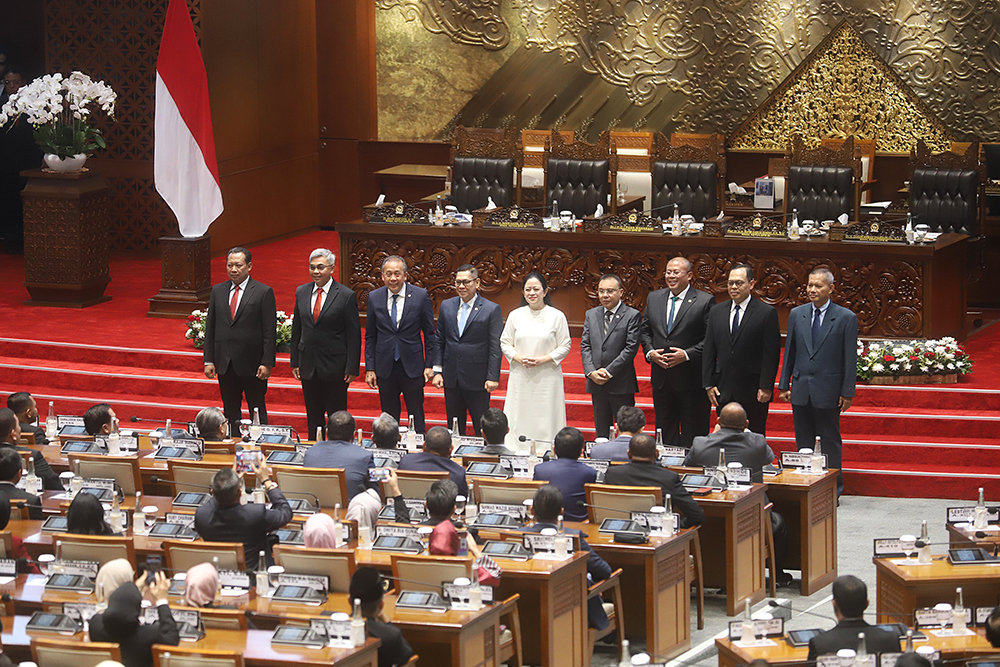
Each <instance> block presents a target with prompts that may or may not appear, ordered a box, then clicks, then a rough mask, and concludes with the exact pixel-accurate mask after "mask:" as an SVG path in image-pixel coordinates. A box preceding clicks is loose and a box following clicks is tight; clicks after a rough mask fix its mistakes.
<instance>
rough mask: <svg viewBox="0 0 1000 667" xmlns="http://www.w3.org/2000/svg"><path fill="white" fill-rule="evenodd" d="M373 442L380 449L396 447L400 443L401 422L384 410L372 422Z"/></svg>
mask: <svg viewBox="0 0 1000 667" xmlns="http://www.w3.org/2000/svg"><path fill="white" fill-rule="evenodd" d="M372 442H374V443H375V446H376V447H377V448H379V449H396V445H397V444H398V443H399V422H398V421H396V420H395V419H393V418H392V415H390V414H389V413H387V412H383V413H382V414H380V415H379V416H378V417H376V418H375V421H373V422H372Z"/></svg>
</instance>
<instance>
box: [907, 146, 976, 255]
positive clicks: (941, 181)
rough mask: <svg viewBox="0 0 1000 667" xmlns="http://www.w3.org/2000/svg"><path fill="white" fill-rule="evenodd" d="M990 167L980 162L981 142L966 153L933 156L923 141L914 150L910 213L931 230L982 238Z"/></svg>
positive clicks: (911, 162) (912, 156)
mask: <svg viewBox="0 0 1000 667" xmlns="http://www.w3.org/2000/svg"><path fill="white" fill-rule="evenodd" d="M985 184H986V168H985V167H984V166H983V165H981V164H980V162H979V142H978V141H974V142H972V143H971V144H970V145H969V147H968V148H967V149H966V151H965V153H963V154H959V153H952V152H951V151H945V152H944V153H938V154H932V153H931V151H930V149H929V148H927V144H925V143H924V142H923V140H922V139H918V140H917V146H916V149H915V150H911V151H910V213H912V214H913V215H914V216H915V218H916V222H920V223H923V224H925V225H930V228H931V231H935V232H957V233H959V234H968V235H969V236H979V230H980V229H981V224H980V222H981V221H980V210H979V208H980V207H979V202H980V201H981V197H982V196H983V192H982V191H983V188H984V186H985Z"/></svg>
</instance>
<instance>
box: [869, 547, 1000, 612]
mask: <svg viewBox="0 0 1000 667" xmlns="http://www.w3.org/2000/svg"><path fill="white" fill-rule="evenodd" d="M892 560H900V559H888V558H873V559H872V561H873V562H874V563H875V582H876V591H877V603H876V610H877V614H878V622H879V623H906V624H908V625H909V624H912V622H913V618H912V616H913V610H914V609H920V608H922V607H933V606H934V605H936V604H938V603H939V602H947V603H949V604H950V603H951V602H953V601H954V599H955V588H956V587H958V586H961V587H962V593H963V596H964V601H965V605H966V606H967V607H993V606H996V604H997V603H998V602H1000V565H959V566H954V565H952V564H951V563H949V562H948V560H947V557H946V556H934V557H933V560H932V561H931V564H930V565H912V566H907V565H895V564H894V563H892V562H891V561H892ZM914 560H916V559H914Z"/></svg>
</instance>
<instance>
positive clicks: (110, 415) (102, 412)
mask: <svg viewBox="0 0 1000 667" xmlns="http://www.w3.org/2000/svg"><path fill="white" fill-rule="evenodd" d="M83 428H84V429H86V431H87V435H107V434H109V433H113V432H114V431H117V430H118V415H116V414H115V411H114V408H112V407H111V405H110V404H108V403H97V404H96V405H91V406H90V407H89V408H87V411H86V412H84V413H83Z"/></svg>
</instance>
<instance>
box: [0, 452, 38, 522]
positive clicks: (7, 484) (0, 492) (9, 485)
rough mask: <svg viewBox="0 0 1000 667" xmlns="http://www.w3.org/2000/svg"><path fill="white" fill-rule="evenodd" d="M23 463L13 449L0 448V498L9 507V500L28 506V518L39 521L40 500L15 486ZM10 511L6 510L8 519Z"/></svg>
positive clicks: (19, 477)
mask: <svg viewBox="0 0 1000 667" xmlns="http://www.w3.org/2000/svg"><path fill="white" fill-rule="evenodd" d="M23 463H24V461H23V459H22V458H21V455H20V454H18V453H17V450H15V449H14V448H13V447H0V498H3V499H5V500H7V501H8V503H7V506H8V508H9V507H10V501H11V500H23V501H25V503H26V504H27V505H28V518H29V519H32V520H34V521H41V519H42V518H43V516H42V499H41V498H40V497H39V496H36V495H35V494H33V493H28V492H27V491H25V490H24V489H19V488H17V486H15V485H16V484H17V482H18V480H19V479H21V466H22V465H23ZM9 514H10V511H9V510H8V519H9V518H10V517H9Z"/></svg>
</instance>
